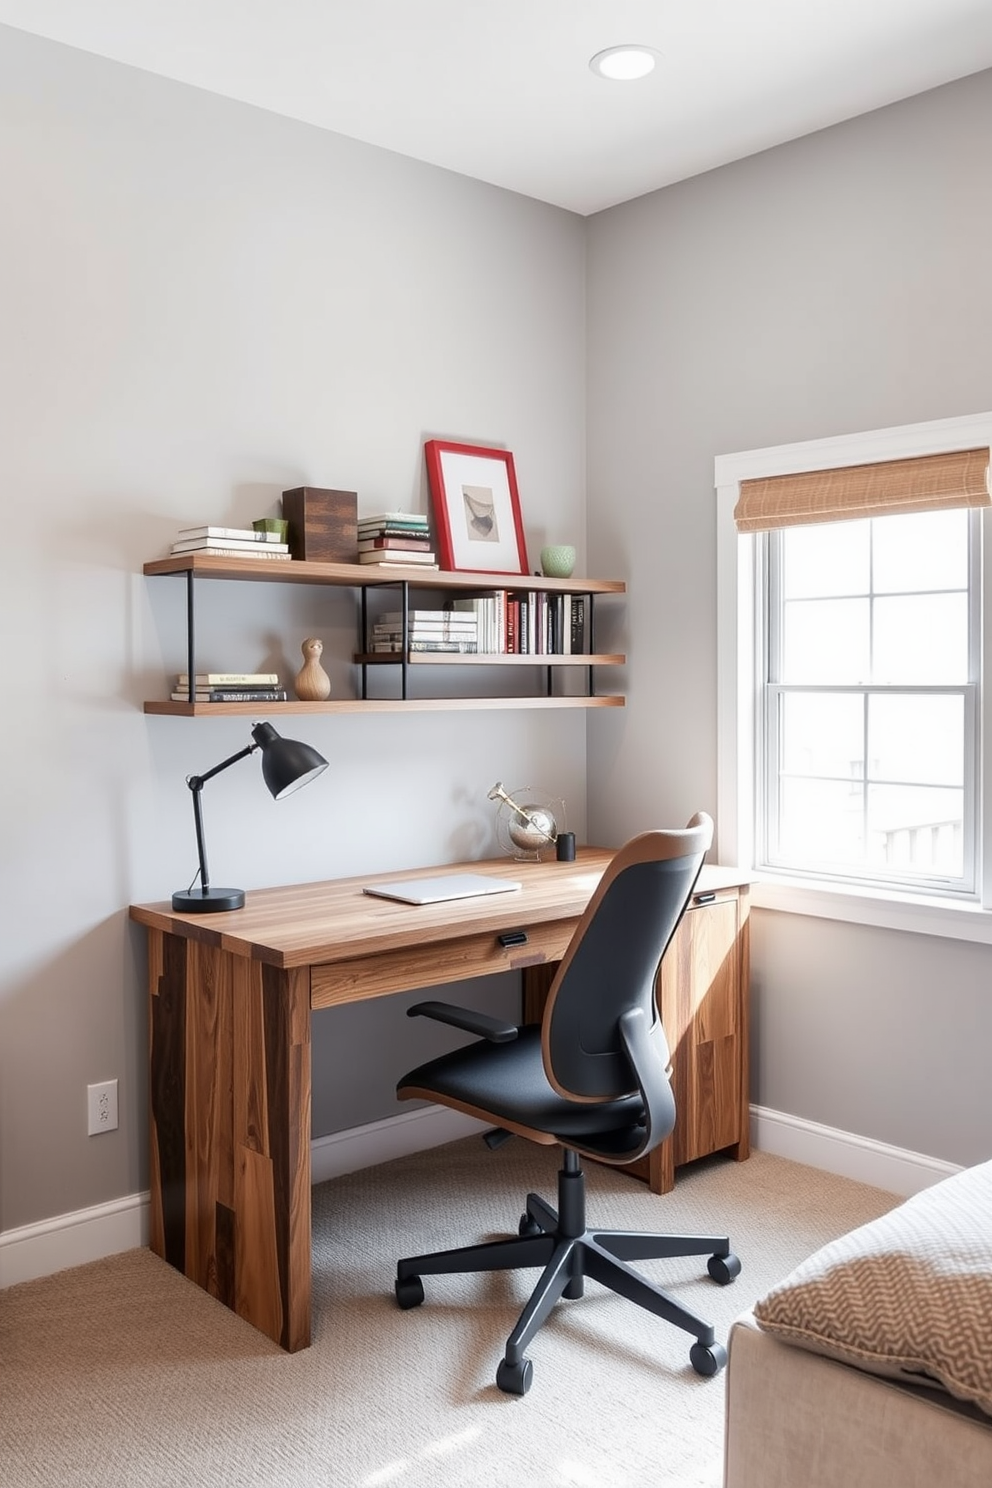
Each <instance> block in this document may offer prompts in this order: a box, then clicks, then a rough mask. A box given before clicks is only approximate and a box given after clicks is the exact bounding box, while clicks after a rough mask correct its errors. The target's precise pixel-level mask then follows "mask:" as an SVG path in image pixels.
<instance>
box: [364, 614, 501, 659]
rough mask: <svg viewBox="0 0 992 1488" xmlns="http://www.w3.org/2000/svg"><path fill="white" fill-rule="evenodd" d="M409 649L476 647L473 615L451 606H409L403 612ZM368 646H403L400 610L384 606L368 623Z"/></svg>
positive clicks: (466, 649) (396, 648)
mask: <svg viewBox="0 0 992 1488" xmlns="http://www.w3.org/2000/svg"><path fill="white" fill-rule="evenodd" d="M407 649H408V650H409V651H463V652H470V651H478V649H479V628H478V622H477V620H476V617H475V615H473V614H468V613H465V612H463V611H455V610H410V611H408V613H407ZM372 650H373V651H377V652H382V651H402V650H403V614H402V611H401V610H387V611H386V612H385V614H383V615H380V616H379V618H378V620H376V621H375V623H374V625H373V626H372Z"/></svg>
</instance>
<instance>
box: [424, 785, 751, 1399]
mask: <svg viewBox="0 0 992 1488" xmlns="http://www.w3.org/2000/svg"><path fill="white" fill-rule="evenodd" d="M712 838H713V823H712V821H711V819H710V818H709V817H708V816H706V815H704V814H703V813H699V814H698V815H696V816H694V817H693V818H692V820H691V821H690V822H689V825H688V826H687V827H686V828H685V829H684V830H682V831H670V832H645V833H643V834H641V835H640V836H638V837H634V838H633V839H632V840H631V841H630V842H628V843H627V844H626V846H625V847H622V848H621V849H620V850H619V851H618V852H617V854H616V856H615V857H614V858H613V859H612V861H611V862H610V865H609V867H608V868H607V869H606V872H605V873H604V874H603V877H602V880H601V882H600V884H599V886H598V887H597V889H596V892H595V893H594V895H593V897H592V899H591V900H590V902H589V906H588V908H587V909H586V912H585V914H584V915H583V917H582V919H581V920H580V921H579V924H578V925H577V927H576V930H575V934H574V935H573V936H572V939H571V942H570V944H569V946H568V949H567V951H566V952H565V955H564V957H563V959H562V962H561V965H560V966H559V968H558V972H557V974H556V976H555V979H554V981H553V983H552V985H551V989H550V991H549V993H548V1000H547V1005H546V1007H545V1010H544V1017H543V1020H542V1022H541V1024H540V1025H535V1026H533V1027H522V1028H516V1027H514V1026H513V1025H512V1024H507V1023H502V1022H500V1021H499V1020H498V1019H496V1018H491V1017H489V1016H488V1015H486V1014H484V1013H475V1012H472V1011H470V1010H468V1009H464V1008H458V1007H453V1006H452V1005H451V1004H449V1003H443V1002H424V1003H418V1004H417V1005H416V1006H415V1007H412V1008H410V1009H409V1013H410V1016H411V1017H413V1016H417V1015H422V1016H426V1017H430V1018H436V1019H438V1020H439V1021H440V1022H442V1023H450V1024H453V1025H454V1026H455V1027H456V1028H462V1029H465V1030H466V1031H467V1032H470V1033H477V1034H481V1035H482V1040H481V1041H480V1042H477V1043H474V1044H469V1045H468V1046H467V1047H465V1048H462V1049H457V1050H455V1052H454V1053H451V1054H445V1055H443V1056H442V1057H441V1058H439V1059H432V1060H431V1061H430V1062H429V1063H428V1064H423V1065H421V1066H420V1067H419V1068H418V1069H415V1070H411V1071H410V1073H409V1074H407V1075H405V1076H404V1077H403V1079H402V1080H400V1082H399V1084H398V1086H397V1095H398V1096H399V1097H400V1098H401V1099H412V1098H417V1099H427V1100H431V1101H437V1102H439V1103H440V1104H442V1105H446V1106H452V1107H454V1109H455V1110H458V1111H467V1112H468V1113H469V1114H470V1115H472V1116H478V1117H481V1118H482V1119H483V1120H484V1121H489V1122H492V1123H494V1125H495V1127H496V1133H493V1134H491V1135H493V1136H497V1137H499V1136H501V1135H502V1136H505V1135H507V1134H513V1133H516V1134H517V1135H519V1136H522V1137H526V1138H527V1139H528V1140H529V1141H531V1142H538V1143H541V1144H542V1145H545V1146H554V1145H556V1144H557V1145H559V1146H561V1147H562V1148H563V1149H564V1152H563V1156H562V1166H561V1169H560V1171H559V1174H558V1211H557V1213H556V1212H555V1211H554V1210H553V1209H552V1208H551V1206H550V1205H549V1204H546V1203H545V1201H544V1200H543V1199H542V1198H540V1197H539V1196H538V1195H537V1194H533V1193H532V1194H528V1195H527V1208H526V1211H525V1213H524V1214H523V1216H522V1218H521V1220H520V1224H519V1227H518V1233H517V1236H516V1237H514V1238H511V1239H506V1240H495V1241H491V1242H489V1243H485V1244H481V1245H470V1246H466V1247H464V1248H462V1249H459V1250H449V1251H439V1252H436V1253H435V1254H432V1255H421V1256H409V1257H407V1258H406V1259H405V1260H401V1261H400V1262H399V1263H398V1265H397V1268H396V1300H397V1302H398V1303H399V1305H400V1307H403V1308H410V1307H417V1306H419V1304H420V1303H421V1302H423V1300H424V1287H423V1283H422V1282H421V1280H420V1278H421V1276H429V1275H440V1274H443V1273H458V1272H466V1271H508V1270H516V1269H517V1268H518V1267H526V1266H542V1267H543V1268H544V1269H543V1273H542V1275H541V1277H540V1280H539V1281H538V1283H537V1286H536V1287H535V1288H534V1291H533V1293H532V1295H531V1298H530V1301H529V1302H528V1303H527V1306H526V1307H525V1308H524V1310H523V1312H522V1313H521V1315H520V1318H519V1321H518V1322H517V1326H516V1327H515V1328H514V1330H513V1332H512V1333H511V1334H510V1336H509V1338H508V1339H507V1343H506V1353H505V1356H504V1358H503V1360H502V1362H501V1363H500V1366H499V1368H498V1370H497V1372H496V1383H497V1385H498V1386H499V1388H500V1389H501V1390H505V1391H506V1392H507V1393H508V1394H511V1395H525V1394H526V1393H527V1391H528V1390H529V1389H530V1385H531V1379H532V1376H533V1368H532V1365H531V1362H530V1360H529V1359H527V1358H525V1357H524V1351H525V1349H526V1348H527V1346H528V1344H529V1343H530V1342H531V1340H532V1339H533V1338H534V1336H535V1334H536V1333H537V1331H538V1329H539V1328H540V1327H541V1325H542V1323H543V1322H544V1321H545V1319H546V1318H547V1317H548V1314H549V1313H550V1312H551V1310H552V1308H553V1307H554V1305H555V1303H556V1302H557V1301H558V1299H559V1297H566V1298H576V1297H581V1296H582V1291H583V1278H584V1277H586V1276H590V1277H592V1279H593V1280H594V1281H598V1282H600V1283H601V1284H602V1285H603V1286H607V1287H610V1288H611V1289H612V1290H613V1291H615V1292H619V1294H620V1295H621V1296H623V1297H626V1298H628V1299H629V1300H630V1301H631V1302H636V1303H637V1305H638V1306H639V1307H644V1308H646V1309H647V1310H648V1311H649V1312H652V1313H654V1314H656V1316H658V1317H661V1318H665V1319H666V1320H667V1321H668V1322H670V1323H674V1324H675V1326H676V1327H678V1328H683V1329H684V1330H685V1331H686V1332H687V1333H693V1334H695V1336H696V1342H695V1343H694V1344H693V1345H692V1348H691V1349H690V1351H689V1359H690V1362H691V1364H692V1367H693V1368H694V1369H695V1370H696V1372H697V1374H702V1375H713V1374H716V1373H717V1372H718V1371H719V1370H720V1369H722V1368H723V1366H724V1365H725V1364H726V1362H727V1353H726V1350H725V1348H724V1347H723V1345H722V1344H720V1343H717V1342H716V1340H715V1336H714V1332H713V1329H712V1327H711V1326H710V1325H709V1324H708V1323H705V1322H703V1321H702V1319H701V1318H698V1317H696V1316H695V1315H694V1314H693V1313H691V1312H690V1311H689V1310H688V1309H687V1308H685V1307H682V1306H681V1305H680V1304H679V1303H678V1302H676V1301H674V1300H673V1299H672V1298H671V1297H669V1296H668V1295H667V1293H665V1292H663V1291H662V1290H661V1289H660V1288H659V1287H656V1286H653V1285H652V1284H651V1283H650V1282H648V1281H646V1280H644V1278H643V1277H641V1276H639V1275H638V1273H637V1272H636V1271H634V1270H633V1269H632V1268H631V1267H630V1266H629V1265H627V1262H628V1261H634V1260H648V1259H660V1258H663V1257H664V1258H667V1257H672V1256H689V1255H706V1254H709V1257H710V1258H709V1260H708V1262H707V1270H708V1271H709V1274H710V1276H711V1277H712V1278H713V1280H714V1281H717V1282H719V1283H720V1284H721V1285H726V1284H727V1283H728V1282H731V1281H733V1279H734V1277H735V1276H737V1275H738V1274H739V1273H740V1269H741V1268H740V1261H739V1260H738V1259H737V1257H736V1256H735V1255H734V1254H733V1253H732V1251H731V1249H730V1241H729V1240H728V1239H727V1237H726V1236H725V1235H722V1236H713V1235H706V1236H700V1235H656V1234H653V1233H650V1232H643V1231H631V1230H596V1229H587V1228H586V1217H585V1175H584V1174H583V1171H582V1166H581V1161H580V1159H581V1157H583V1156H585V1157H592V1158H595V1159H597V1161H599V1162H603V1163H610V1164H614V1165H617V1166H621V1165H623V1164H626V1163H631V1162H635V1161H636V1160H637V1158H639V1157H642V1156H643V1155H644V1154H645V1153H646V1152H650V1151H651V1150H652V1148H654V1147H656V1146H657V1145H658V1143H659V1142H661V1141H663V1140H664V1138H665V1137H667V1136H668V1135H669V1133H670V1132H671V1130H672V1128H673V1127H674V1125H675V1101H674V1098H673V1096H672V1091H671V1086H670V1084H669V1050H668V1045H667V1043H666V1041H665V1032H664V1029H663V1028H662V1025H661V1019H660V1017H659V1016H658V1010H657V1004H656V1001H655V983H656V980H657V975H658V968H659V966H660V964H661V959H662V957H663V955H664V953H665V950H666V949H667V947H668V944H669V942H670V941H671V938H672V936H673V935H674V933H675V929H676V926H677V925H678V923H679V920H680V919H681V918H682V915H683V913H684V911H685V907H686V905H687V904H688V902H689V897H690V895H691V894H692V890H693V887H694V885H695V882H696V879H697V877H698V875H699V870H700V867H701V866H702V862H703V858H704V856H705V854H706V851H707V849H708V848H709V845H710V843H711V841H712Z"/></svg>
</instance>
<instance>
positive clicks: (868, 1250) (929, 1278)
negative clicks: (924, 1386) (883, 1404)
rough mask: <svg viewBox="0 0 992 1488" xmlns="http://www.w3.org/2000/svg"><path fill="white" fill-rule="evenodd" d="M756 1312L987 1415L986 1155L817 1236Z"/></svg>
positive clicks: (990, 1407)
mask: <svg viewBox="0 0 992 1488" xmlns="http://www.w3.org/2000/svg"><path fill="white" fill-rule="evenodd" d="M754 1315H755V1318H756V1319H757V1322H758V1324H759V1326H760V1327H761V1328H763V1329H765V1331H766V1332H769V1333H774V1334H777V1335H778V1336H779V1337H780V1338H784V1339H787V1340H788V1341H789V1342H790V1343H796V1344H799V1345H800V1346H802V1347H803V1348H808V1349H811V1350H813V1351H814V1352H816V1353H821V1354H826V1355H827V1356H828V1357H830V1358H834V1359H840V1360H842V1361H844V1362H845V1363H850V1364H855V1365H857V1366H859V1367H860V1368H862V1369H867V1370H870V1371H872V1372H873V1373H875V1374H883V1375H887V1376H889V1377H894V1378H897V1379H898V1378H902V1379H907V1378H912V1379H913V1380H914V1381H915V1382H916V1383H930V1384H938V1385H941V1386H943V1388H944V1389H946V1390H948V1391H949V1392H950V1394H952V1395H955V1396H957V1397H958V1399H960V1400H969V1401H973V1402H974V1403H975V1404H976V1405H978V1406H979V1407H980V1408H981V1409H982V1410H983V1411H987V1412H988V1413H989V1414H990V1415H992V1162H988V1163H983V1164H981V1165H980V1166H978V1167H974V1168H966V1169H965V1170H964V1171H963V1172H960V1173H955V1174H954V1176H953V1177H951V1178H945V1179H944V1180H943V1181H942V1182H940V1183H937V1184H934V1186H933V1187H932V1188H928V1189H925V1190H924V1191H923V1192H922V1193H918V1194H916V1195H914V1197H913V1198H911V1199H907V1200H906V1201H905V1203H903V1204H900V1205H899V1206H898V1207H897V1208H896V1209H893V1210H892V1211H891V1212H890V1213H888V1214H883V1215H882V1217H881V1218H880V1219H876V1220H872V1222H871V1223H870V1224H866V1225H861V1227H860V1228H859V1229H856V1230H852V1231H851V1233H850V1234H848V1235H844V1236H842V1237H841V1239H839V1240H834V1241H832V1242H831V1243H830V1244H829V1245H825V1246H824V1247H823V1249H822V1250H818V1251H817V1252H816V1253H815V1254H814V1255H812V1256H810V1258H809V1259H808V1260H806V1261H804V1262H803V1263H802V1265H800V1266H798V1267H797V1268H796V1270H795V1271H793V1272H792V1274H791V1275H790V1276H787V1277H786V1278H785V1280H784V1281H782V1282H780V1283H779V1285H778V1286H776V1287H773V1288H772V1290H771V1291H770V1292H769V1293H768V1295H767V1296H766V1297H764V1298H763V1299H762V1300H761V1301H760V1302H758V1303H757V1304H756V1305H755V1308H754Z"/></svg>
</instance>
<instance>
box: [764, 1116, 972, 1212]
mask: <svg viewBox="0 0 992 1488" xmlns="http://www.w3.org/2000/svg"><path fill="white" fill-rule="evenodd" d="M751 1145H752V1147H757V1148H758V1149H759V1150H760V1151H761V1152H771V1153H773V1154H774V1155H775V1156H776V1157H788V1158H791V1159H792V1161H793V1162H799V1163H805V1164H806V1165H807V1167H810V1168H822V1169H823V1171H824V1172H827V1173H836V1174H837V1175H838V1177H840V1178H853V1179H854V1180H855V1181H856V1182H857V1183H870V1184H871V1185H872V1186H873V1187H874V1188H884V1189H886V1190H887V1191H888V1192H889V1193H894V1194H899V1195H900V1197H902V1198H909V1196H910V1195H911V1194H914V1193H919V1192H920V1190H921V1189H923V1188H929V1187H930V1185H931V1183H937V1182H938V1181H939V1180H940V1179H941V1178H949V1177H950V1176H951V1174H952V1173H958V1172H960V1166H959V1165H958V1164H957V1163H949V1162H943V1161H942V1160H941V1159H940V1158H937V1157H926V1156H925V1155H924V1154H923V1153H921V1152H910V1151H908V1150H907V1149H906V1148H905V1147H890V1146H889V1145H888V1144H887V1143H886V1142H876V1141H874V1140H873V1139H872V1138H871V1137H859V1136H856V1135H855V1133H854V1132H845V1131H838V1130H837V1129H836V1127H832V1126H820V1125H819V1123H818V1122H816V1121H804V1120H802V1118H801V1117H799V1116H788V1115H786V1113H785V1112H784V1111H769V1110H768V1109H767V1107H765V1106H752V1107H751Z"/></svg>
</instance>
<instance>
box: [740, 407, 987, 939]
mask: <svg viewBox="0 0 992 1488" xmlns="http://www.w3.org/2000/svg"><path fill="white" fill-rule="evenodd" d="M983 445H984V446H990V447H992V412H987V413H979V414H968V415H965V416H964V417H961V418H951V419H935V420H933V421H931V422H929V423H923V424H907V425H900V426H897V427H894V428H890V429H876V430H872V431H870V432H867V433H863V434H844V435H838V436H835V437H832V438H828V439H814V440H808V441H806V442H804V443H802V444H789V445H778V446H775V447H770V448H767V449H754V450H744V451H740V452H738V453H736V454H728V455H718V456H717V457H716V460H715V462H714V484H715V486H716V493H717V823H716V825H717V842H716V857H717V858H718V861H720V862H722V863H730V864H735V865H740V866H742V867H745V868H753V867H754V860H755V844H754V799H755V790H756V780H755V764H756V761H755V727H756V708H757V707H758V706H759V702H758V679H757V676H756V668H755V620H756V602H757V594H756V584H757V582H758V572H757V564H756V546H757V541H758V539H757V537H756V536H755V535H753V534H740V533H738V531H737V528H736V526H735V523H734V508H735V506H736V505H737V500H738V497H739V495H740V483H741V481H744V480H760V479H762V478H764V477H767V476H775V475H789V474H798V473H800V472H802V471H808V470H830V469H836V468H839V467H842V466H847V465H863V464H867V463H870V462H873V461H877V460H899V459H909V458H913V457H916V456H920V455H931V454H940V453H942V452H949V451H952V450H965V449H975V448H978V447H981V446H983ZM982 526H983V535H982V550H983V551H982V572H983V575H985V574H987V575H990V576H992V521H990V520H989V516H988V515H986V516H984V519H983V524H982ZM985 582H986V580H985V579H984V578H983V596H982V604H981V611H982V655H983V657H985V658H990V661H989V663H988V664H987V665H986V664H984V663H983V675H982V685H981V689H980V692H981V702H980V709H981V717H980V720H979V726H980V739H981V756H980V761H979V776H980V778H979V786H978V792H977V797H978V803H979V806H978V823H979V833H980V841H979V847H978V855H977V856H978V872H979V886H978V889H979V898H978V899H977V900H971V901H967V902H954V901H953V900H950V899H946V898H944V897H933V898H928V897H926V896H923V895H919V894H915V893H914V894H908V893H902V892H900V891H899V890H896V889H887V888H858V887H855V886H853V885H838V884H836V883H833V882H827V881H822V882H821V881H818V880H812V881H811V880H805V879H804V880H799V879H790V878H789V876H788V875H787V874H771V873H768V872H762V874H761V875H760V877H758V878H756V880H755V882H754V885H753V888H752V903H753V904H754V905H755V907H756V908H764V909H777V910H783V911H786V912H790V913H795V914H806V915H815V916H817V917H821V918H827V919H839V920H846V921H849V922H851V923H856V924H865V925H879V926H883V927H885V928H888V929H896V930H910V931H915V932H918V933H922V934H927V935H943V936H949V937H951V938H953V939H959V940H973V941H979V942H982V943H984V944H992V793H990V792H989V791H987V790H984V789H983V786H982V782H989V781H992V604H987V603H986V602H985V596H984V585H985Z"/></svg>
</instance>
